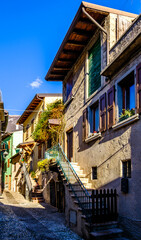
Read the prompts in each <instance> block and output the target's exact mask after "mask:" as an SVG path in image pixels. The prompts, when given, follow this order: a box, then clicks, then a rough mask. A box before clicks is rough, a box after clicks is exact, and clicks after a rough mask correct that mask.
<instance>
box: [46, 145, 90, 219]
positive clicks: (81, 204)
mask: <svg viewBox="0 0 141 240" xmlns="http://www.w3.org/2000/svg"><path fill="white" fill-rule="evenodd" d="M51 152H53V154H52V153H51ZM46 153H47V154H49V155H51V156H52V157H54V158H55V159H56V162H57V164H58V165H59V166H60V168H61V170H62V172H63V174H64V176H65V179H66V181H67V182H68V184H69V187H70V188H71V190H72V192H73V194H74V196H75V198H76V200H77V202H78V205H79V207H81V209H82V212H83V214H85V216H86V217H87V216H88V215H89V213H88V211H87V209H91V203H90V202H91V195H90V194H89V193H88V191H87V189H86V188H85V186H84V184H83V183H82V181H81V180H80V178H79V176H78V175H77V173H76V171H75V170H74V168H73V166H72V165H71V163H70V161H69V160H68V158H67V156H66V154H65V153H64V151H63V149H62V147H61V146H60V144H59V143H58V144H57V145H55V146H53V147H52V148H50V149H48V151H47V152H46ZM58 154H59V155H60V154H61V157H63V162H66V163H67V165H68V171H71V173H72V174H73V177H74V178H75V180H76V183H78V185H79V187H80V189H81V190H82V193H83V196H82V195H81V196H78V195H77V192H76V190H75V189H74V185H73V184H72V183H71V181H70V179H69V176H67V173H68V175H69V172H66V171H67V170H64V168H63V166H62V164H61V159H62V158H61V157H60V156H59V155H58ZM49 155H48V157H50V156H49ZM81 199H84V201H85V202H82V200H81ZM85 205H86V207H85Z"/></svg>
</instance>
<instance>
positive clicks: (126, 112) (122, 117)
mask: <svg viewBox="0 0 141 240" xmlns="http://www.w3.org/2000/svg"><path fill="white" fill-rule="evenodd" d="M133 115H135V109H134V108H132V109H131V110H130V109H123V110H122V114H121V115H120V116H119V122H121V121H123V120H125V119H127V118H129V117H132V116H133Z"/></svg>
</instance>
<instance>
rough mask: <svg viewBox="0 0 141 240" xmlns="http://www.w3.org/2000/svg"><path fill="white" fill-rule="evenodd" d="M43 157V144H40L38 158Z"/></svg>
mask: <svg viewBox="0 0 141 240" xmlns="http://www.w3.org/2000/svg"><path fill="white" fill-rule="evenodd" d="M41 157H42V144H40V145H39V146H38V159H41Z"/></svg>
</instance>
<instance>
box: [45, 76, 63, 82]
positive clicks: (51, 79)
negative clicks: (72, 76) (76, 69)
mask: <svg viewBox="0 0 141 240" xmlns="http://www.w3.org/2000/svg"><path fill="white" fill-rule="evenodd" d="M47 80H48V81H61V82H62V81H63V80H64V78H50V77H48V78H47Z"/></svg>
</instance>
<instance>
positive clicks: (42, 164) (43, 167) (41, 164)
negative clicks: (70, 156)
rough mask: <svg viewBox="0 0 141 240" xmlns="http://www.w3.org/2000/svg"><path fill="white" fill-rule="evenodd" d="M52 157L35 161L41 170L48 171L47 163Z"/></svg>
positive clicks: (48, 163)
mask: <svg viewBox="0 0 141 240" xmlns="http://www.w3.org/2000/svg"><path fill="white" fill-rule="evenodd" d="M51 160H52V159H43V160H41V161H39V162H38V163H37V166H38V168H39V170H40V171H41V172H47V171H49V165H50V163H51Z"/></svg>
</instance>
